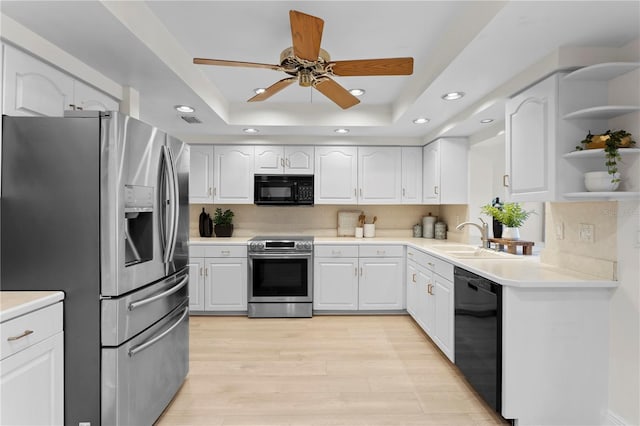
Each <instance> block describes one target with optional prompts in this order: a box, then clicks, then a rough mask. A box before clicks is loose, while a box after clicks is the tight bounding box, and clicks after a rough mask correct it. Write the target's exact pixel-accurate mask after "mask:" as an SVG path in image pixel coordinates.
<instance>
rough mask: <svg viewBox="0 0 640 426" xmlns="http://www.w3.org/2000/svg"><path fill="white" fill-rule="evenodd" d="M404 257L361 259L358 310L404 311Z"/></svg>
mask: <svg viewBox="0 0 640 426" xmlns="http://www.w3.org/2000/svg"><path fill="white" fill-rule="evenodd" d="M403 263H404V260H403V258H402V257H389V258H360V262H359V264H360V283H359V286H358V309H360V310H371V311H382V310H396V309H403V307H404V306H403V297H402V296H403V293H404V292H403V291H402V270H403V269H404V268H403Z"/></svg>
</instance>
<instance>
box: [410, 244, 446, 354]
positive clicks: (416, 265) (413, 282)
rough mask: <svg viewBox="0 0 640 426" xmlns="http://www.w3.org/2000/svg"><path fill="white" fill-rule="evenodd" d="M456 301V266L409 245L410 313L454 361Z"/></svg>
mask: <svg viewBox="0 0 640 426" xmlns="http://www.w3.org/2000/svg"><path fill="white" fill-rule="evenodd" d="M409 273H410V274H411V275H409ZM410 299H413V300H410ZM453 302H454V300H453V265H452V264H450V263H448V262H445V261H443V260H441V259H439V258H436V257H434V256H431V255H429V254H427V253H424V252H422V251H420V250H416V249H413V248H407V312H409V314H410V315H411V316H412V317H413V319H414V320H415V321H416V322H417V323H418V324H419V325H420V327H421V328H422V329H423V330H424V331H425V332H426V333H427V334H428V335H429V337H430V338H431V340H433V342H434V343H435V344H436V345H438V347H439V348H440V349H441V350H442V352H443V353H444V354H445V355H446V356H447V357H448V358H449V359H450V360H451V361H453V359H454V352H453V342H454V340H453V339H454V328H453V325H454V323H453V321H454V311H453ZM410 307H411V308H410Z"/></svg>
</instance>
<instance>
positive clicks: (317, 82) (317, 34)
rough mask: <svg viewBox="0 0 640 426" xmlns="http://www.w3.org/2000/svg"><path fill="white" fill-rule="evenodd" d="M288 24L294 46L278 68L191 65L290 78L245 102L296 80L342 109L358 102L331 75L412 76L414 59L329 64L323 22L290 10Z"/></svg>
mask: <svg viewBox="0 0 640 426" xmlns="http://www.w3.org/2000/svg"><path fill="white" fill-rule="evenodd" d="M289 21H290V24H291V39H292V42H293V46H292V47H288V48H286V49H284V50H283V51H282V53H281V54H280V65H270V64H260V63H255V62H239V61H226V60H221V59H206V58H194V59H193V63H194V64H201V65H221V66H227V67H249V68H267V69H272V70H275V71H284V72H285V73H287V74H289V75H290V76H291V77H287V78H284V79H282V80H280V81H278V82H276V83H274V84H272V85H271V86H269V87H268V88H267V89H266V90H265V91H264V92H262V93H260V94H257V95H255V96H254V97H252V98H251V99H249V100H248V102H257V101H264V100H265V99H268V98H270V97H271V96H273V95H275V94H276V93H278V92H279V91H281V90H282V89H284V88H286V87H288V86H289V85H290V84H292V83H294V82H296V81H297V82H298V83H299V84H300V86H302V87H309V86H311V87H314V88H315V89H317V90H318V91H320V92H321V93H322V94H323V95H325V96H326V97H328V98H329V99H331V100H332V101H333V102H335V103H336V104H338V105H339V106H340V107H341V108H343V109H347V108H350V107H352V106H354V105H356V104H358V103H360V100H359V99H358V98H356V97H355V96H353V95H352V94H351V93H349V91H348V90H347V89H345V88H344V87H342V86H341V85H339V84H338V83H337V82H336V81H335V80H333V79H332V78H331V77H332V76H338V77H349V76H372V75H411V74H412V73H413V58H385V59H358V60H351V61H332V60H331V58H330V57H329V53H328V52H327V51H326V50H324V49H321V48H320V41H321V39H322V29H323V27H324V21H323V20H322V19H320V18H317V17H315V16H311V15H307V14H306V13H302V12H298V11H296V10H290V11H289Z"/></svg>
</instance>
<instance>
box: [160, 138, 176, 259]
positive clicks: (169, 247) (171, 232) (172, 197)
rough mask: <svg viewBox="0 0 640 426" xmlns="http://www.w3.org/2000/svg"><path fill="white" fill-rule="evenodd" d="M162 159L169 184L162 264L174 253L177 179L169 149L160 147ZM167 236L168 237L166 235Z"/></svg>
mask: <svg viewBox="0 0 640 426" xmlns="http://www.w3.org/2000/svg"><path fill="white" fill-rule="evenodd" d="M162 158H163V164H164V173H165V176H166V177H167V179H168V181H169V182H168V183H169V185H168V186H169V208H170V213H169V219H170V222H169V226H168V229H167V230H165V232H164V233H165V247H164V263H165V264H167V263H169V262H171V259H172V258H173V253H174V247H175V242H176V234H177V225H178V217H177V216H178V197H177V194H178V191H177V188H176V187H177V179H176V175H175V169H174V167H173V158H172V155H171V151H170V150H169V147H167V146H163V147H162ZM167 234H168V235H167Z"/></svg>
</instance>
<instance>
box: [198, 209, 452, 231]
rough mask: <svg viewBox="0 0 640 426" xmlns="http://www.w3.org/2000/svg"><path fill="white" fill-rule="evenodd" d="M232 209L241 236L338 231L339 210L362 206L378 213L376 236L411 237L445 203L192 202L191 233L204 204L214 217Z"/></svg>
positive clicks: (369, 214)
mask: <svg viewBox="0 0 640 426" xmlns="http://www.w3.org/2000/svg"><path fill="white" fill-rule="evenodd" d="M217 207H220V208H221V209H222V210H225V209H231V210H232V211H233V212H234V218H233V224H234V231H233V235H234V236H237V237H245V236H253V235H258V234H281V235H282V234H288V233H307V234H310V235H315V236H326V237H332V236H336V235H337V225H338V211H342V210H351V211H353V210H361V211H363V212H364V214H365V215H366V216H367V221H371V220H372V219H373V217H374V216H377V217H378V219H377V222H376V236H380V237H384V236H389V237H395V236H398V237H400V236H402V237H411V236H412V232H413V225H415V224H416V223H422V216H426V215H427V214H429V212H431V214H432V215H434V216H437V215H438V214H439V213H440V208H441V206H431V205H415V206H414V205H388V206H387V205H371V206H351V205H344V206H342V205H315V206H313V207H272V206H268V207H267V206H256V205H254V204H236V205H214V204H191V205H190V209H189V211H190V230H189V231H190V232H189V236H190V237H192V238H193V237H199V236H200V235H199V232H198V217H199V215H200V213H201V212H202V208H204V209H205V211H206V212H207V213H209V214H210V215H211V217H212V218H213V214H214V212H215V209H216V208H217Z"/></svg>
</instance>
